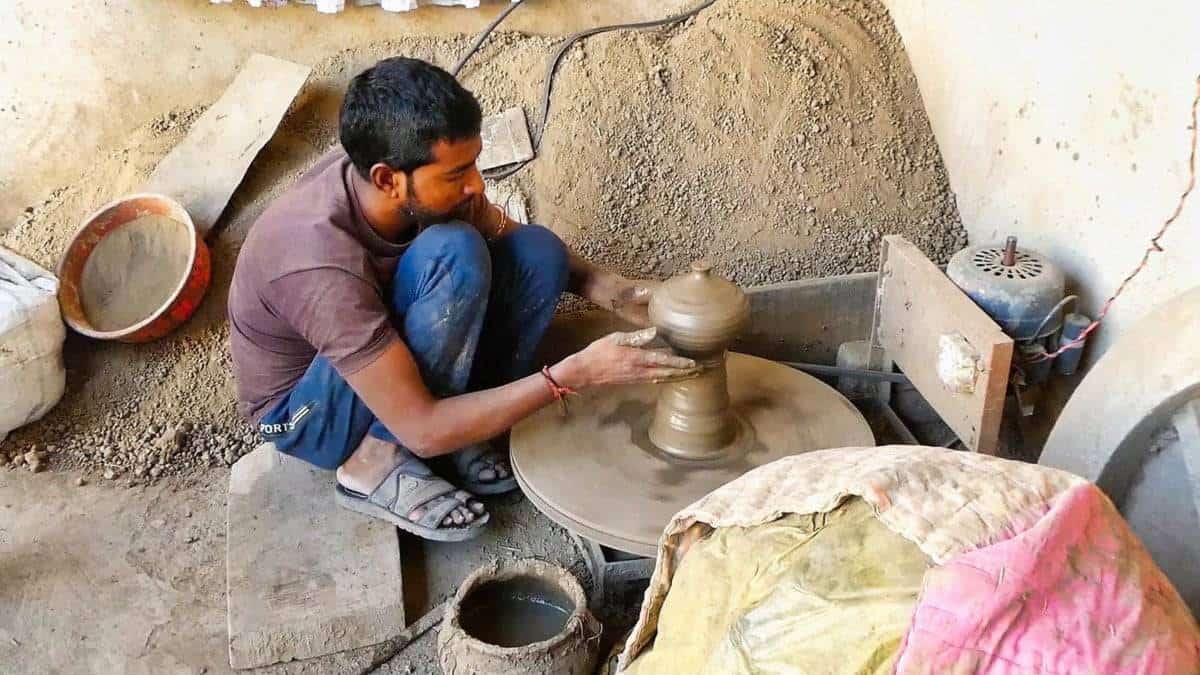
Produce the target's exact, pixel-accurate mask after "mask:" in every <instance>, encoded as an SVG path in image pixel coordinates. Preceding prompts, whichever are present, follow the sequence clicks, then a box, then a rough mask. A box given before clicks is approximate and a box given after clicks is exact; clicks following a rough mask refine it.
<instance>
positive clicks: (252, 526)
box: [226, 444, 404, 669]
mask: <svg viewBox="0 0 1200 675" xmlns="http://www.w3.org/2000/svg"><path fill="white" fill-rule="evenodd" d="M228 508H229V515H228V526H227V527H228V532H227V537H226V541H227V546H228V549H227V552H226V580H227V584H228V595H229V664H230V665H231V666H232V667H233V668H235V669H242V668H257V667H260V666H266V665H270V664H272V663H278V662H280V661H291V660H295V659H307V658H312V657H315V656H322V655H325V654H332V653H334V652H340V651H344V650H347V649H356V648H359V647H367V646H370V645H374V644H379V643H381V642H384V641H386V640H388V639H390V638H392V637H394V636H396V635H400V634H401V632H402V631H403V630H404V599H403V587H402V584H401V572H400V569H401V568H400V541H399V539H398V538H397V536H396V528H395V527H392V526H390V525H388V524H387V523H385V522H383V521H380V520H373V519H371V518H367V517H366V516H362V515H359V514H356V513H354V512H352V511H349V510H346V509H343V508H341V507H340V506H338V505H337V503H336V502H335V501H334V499H333V472H332V471H321V470H319V469H317V468H315V467H313V466H310V465H309V464H306V463H304V462H303V461H301V460H299V459H296V458H294V457H289V456H287V455H284V454H282V453H280V452H278V451H277V450H275V446H273V445H271V444H263V445H260V446H259V447H258V448H256V449H255V450H254V451H253V452H251V453H250V454H248V455H246V456H245V457H243V458H241V459H240V460H238V462H237V463H236V464H234V465H233V468H232V470H231V471H230V475H229V507H228Z"/></svg>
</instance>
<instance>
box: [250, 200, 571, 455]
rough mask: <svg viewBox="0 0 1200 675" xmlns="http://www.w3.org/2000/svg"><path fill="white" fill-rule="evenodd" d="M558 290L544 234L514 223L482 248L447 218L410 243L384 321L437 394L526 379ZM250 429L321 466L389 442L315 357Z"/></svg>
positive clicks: (552, 243) (554, 244)
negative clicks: (365, 443)
mask: <svg viewBox="0 0 1200 675" xmlns="http://www.w3.org/2000/svg"><path fill="white" fill-rule="evenodd" d="M566 287H567V249H566V247H565V246H564V245H563V243H562V241H560V240H559V238H558V237H557V236H555V234H554V233H553V232H551V231H550V230H548V229H546V228H544V227H541V226H538V225H524V226H521V227H519V228H517V229H516V230H514V231H513V232H512V234H509V235H508V236H506V237H504V238H502V239H500V240H498V241H494V242H490V243H489V242H486V241H484V239H483V237H482V236H480V234H479V233H478V232H477V231H476V230H475V228H473V227H471V226H470V225H467V224H466V223H461V222H451V223H445V224H441V225H434V226H432V227H429V228H427V229H426V230H424V231H423V232H421V234H420V235H418V236H417V238H416V239H415V240H413V242H412V244H410V245H409V247H408V250H407V251H405V252H404V255H403V256H401V258H400V262H399V264H398V265H397V267H396V274H395V277H394V278H393V280H392V286H391V288H390V289H388V293H389V294H390V307H391V311H392V322H393V323H394V324H395V326H396V330H397V331H398V332H399V333H400V336H401V338H402V339H403V340H404V343H405V344H406V345H408V349H409V350H410V351H411V352H412V354H413V357H414V358H415V359H416V362H417V365H418V366H419V368H420V370H421V379H422V380H424V382H425V386H427V387H428V388H429V390H430V391H431V392H432V393H433V394H434V395H435V396H437V397H439V398H445V397H448V396H455V395H457V394H462V393H464V392H467V391H478V390H480V389H487V388H490V387H495V386H499V385H501V384H505V383H507V382H511V381H513V380H516V379H519V378H521V377H524V376H526V375H529V374H531V373H532V372H533V371H534V364H533V357H534V354H535V352H536V350H537V347H538V343H539V342H541V339H542V335H543V334H544V333H545V332H546V329H547V328H548V327H549V325H550V320H551V319H552V318H553V317H554V310H555V308H556V307H557V306H558V298H559V296H560V295H562V293H563V291H564V290H565V289H566ZM329 320H330V321H337V317H336V316H331V317H329ZM280 430H282V431H280ZM259 431H260V433H261V434H262V436H263V438H264V439H265V440H268V441H271V442H273V443H275V446H276V447H277V448H278V449H279V450H280V451H281V452H284V453H287V454H289V455H293V456H295V457H299V458H300V459H303V460H305V461H307V462H310V463H312V464H315V465H316V466H319V467H321V468H324V469H334V468H337V467H338V466H340V465H341V464H342V462H344V461H345V460H346V458H347V457H349V456H350V454H351V453H353V452H354V450H355V449H356V448H357V447H358V444H359V443H361V442H362V439H363V437H364V436H366V435H367V434H368V433H370V434H371V435H372V436H374V437H376V438H380V439H384V440H389V441H392V442H397V441H396V439H395V437H394V436H393V435H392V434H391V432H390V431H388V430H387V429H386V428H385V427H384V426H383V424H382V423H380V422H379V420H378V419H376V417H375V415H374V414H373V413H372V412H371V411H370V410H369V409H368V408H367V406H366V404H364V403H363V402H362V400H361V399H359V398H358V396H357V395H356V394H355V393H354V390H353V389H351V388H350V385H349V384H347V383H346V380H345V379H343V378H342V376H341V375H340V374H338V372H337V371H336V370H335V369H334V368H333V366H332V365H331V364H330V362H329V360H328V359H326V358H324V357H321V356H318V357H317V358H316V359H315V360H313V362H312V365H311V366H309V368H308V371H307V372H305V374H304V376H303V377H301V378H300V381H299V382H297V383H296V386H295V387H294V388H293V389H292V391H291V392H290V393H289V394H288V395H287V396H286V397H285V398H284V399H283V400H281V401H280V402H279V403H278V404H276V405H275V406H274V407H273V408H272V409H271V410H270V411H268V412H267V414H266V415H265V416H264V417H263V418H262V420H261V421H260V424H259Z"/></svg>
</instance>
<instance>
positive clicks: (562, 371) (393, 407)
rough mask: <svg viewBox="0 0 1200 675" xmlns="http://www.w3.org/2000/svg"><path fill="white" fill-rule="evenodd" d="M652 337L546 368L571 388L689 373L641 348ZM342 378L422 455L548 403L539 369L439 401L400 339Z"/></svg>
mask: <svg viewBox="0 0 1200 675" xmlns="http://www.w3.org/2000/svg"><path fill="white" fill-rule="evenodd" d="M653 339H654V329H647V330H641V331H638V332H636V333H613V334H612V335H609V336H606V337H603V338H601V339H599V340H597V341H595V342H593V343H592V344H591V345H589V346H588V347H587V348H586V349H584V350H583V351H581V352H578V353H576V354H574V355H572V356H569V357H567V358H566V359H563V360H562V361H560V362H559V363H557V364H555V365H554V366H552V367H551V368H550V374H551V376H552V377H553V378H554V380H555V381H556V382H558V383H559V385H561V386H563V387H567V388H570V389H574V390H582V389H586V388H588V387H593V386H601V385H609V384H632V383H639V382H661V381H665V380H671V379H676V378H680V377H688V376H690V375H693V374H695V372H696V364H695V362H693V361H692V360H691V359H686V358H682V357H679V356H673V355H671V354H667V353H663V352H657V351H650V350H645V349H641V347H644V346H645V345H646V344H649V343H650V341H652V340H653ZM346 380H347V382H349V383H350V386H351V387H352V388H353V389H354V391H355V392H356V393H357V394H358V395H359V397H361V398H362V400H363V402H365V403H366V404H367V407H368V408H370V409H371V411H372V412H373V413H375V416H376V417H377V418H379V420H380V421H381V422H383V424H384V426H385V427H387V428H388V430H389V431H391V432H392V434H394V435H395V436H396V438H397V440H399V441H400V442H401V444H403V445H404V447H406V448H408V449H409V450H411V451H412V452H413V453H415V454H416V455H418V456H420V457H434V456H437V455H443V454H446V453H450V452H453V451H455V450H458V449H459V448H462V447H465V446H467V445H470V444H472V443H478V442H482V441H486V440H488V439H490V438H494V437H496V436H499V435H500V434H502V433H504V432H505V431H506V430H508V429H509V428H511V427H512V426H513V425H514V424H516V423H517V422H519V421H521V420H522V419H524V418H526V417H528V416H529V415H531V414H533V413H534V412H536V411H537V410H538V409H540V408H541V407H542V406H545V405H547V404H549V403H552V402H553V401H554V395H553V393H552V392H551V388H550V387H549V386H548V385H547V381H546V379H545V378H544V377H543V376H542V375H541V374H540V373H539V374H534V375H530V376H529V377H526V378H523V379H520V380H517V381H516V382H512V383H510V384H506V385H504V386H502V387H496V388H494V389H486V390H483V391H478V392H472V393H469V394H462V395H460V396H452V397H450V398H444V399H438V398H436V397H435V396H433V394H432V393H430V391H429V389H428V388H426V386H425V384H424V382H423V381H422V380H421V374H420V371H419V370H418V368H417V364H416V361H414V360H413V356H412V353H411V352H410V351H409V350H408V347H407V346H405V344H404V342H403V341H401V340H396V341H395V342H394V343H393V344H392V346H390V347H389V348H388V349H387V350H385V351H384V352H383V354H381V355H380V356H379V357H378V358H377V359H375V360H374V361H373V362H372V363H371V364H369V365H367V366H365V367H363V368H362V369H360V370H359V371H357V372H355V373H353V374H352V375H350V376H349V377H348V378H346Z"/></svg>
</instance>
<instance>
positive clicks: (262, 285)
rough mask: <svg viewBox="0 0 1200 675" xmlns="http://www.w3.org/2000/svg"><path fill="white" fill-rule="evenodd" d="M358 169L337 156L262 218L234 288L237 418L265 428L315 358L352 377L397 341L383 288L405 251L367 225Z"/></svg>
mask: <svg viewBox="0 0 1200 675" xmlns="http://www.w3.org/2000/svg"><path fill="white" fill-rule="evenodd" d="M348 171H350V161H349V157H347V156H346V153H344V151H343V150H342V149H341V147H337V148H335V149H334V150H332V151H330V153H329V154H326V155H325V156H323V157H322V159H320V160H319V161H318V162H317V165H316V166H314V167H312V168H311V169H310V171H308V172H307V173H306V174H304V175H302V177H301V178H300V180H299V181H296V184H295V185H293V186H292V187H290V189H288V191H287V192H284V193H283V195H282V196H281V197H280V198H277V199H276V201H275V202H274V203H272V204H271V205H270V207H268V209H266V210H265V211H263V215H262V216H259V219H258V221H257V222H256V223H254V226H253V227H252V228H251V231H250V234H248V235H247V237H246V241H245V244H244V245H242V247H241V252H240V253H239V255H238V265H236V268H235V269H234V274H233V283H232V286H230V288H229V347H230V351H232V352H233V362H234V372H235V375H236V378H238V400H239V410H240V412H241V413H242V414H245V416H246V417H247V418H250V419H253V420H257V419H258V418H260V417H262V416H263V414H264V413H265V412H266V411H268V410H269V408H270V407H271V406H272V405H275V402H276V401H278V400H280V399H281V398H282V396H283V395H284V394H287V393H288V392H289V390H290V389H292V387H294V386H295V383H296V382H298V381H299V380H300V377H301V376H302V375H304V372H305V371H306V370H307V369H308V365H310V364H311V363H312V359H313V358H314V357H316V356H317V354H322V356H324V357H326V358H329V360H330V362H331V363H332V364H334V368H336V369H337V371H338V372H340V374H341V375H342V376H343V377H344V376H348V375H352V374H353V372H355V371H358V370H359V369H361V368H362V366H366V365H368V364H370V363H371V362H373V360H374V359H376V358H377V357H378V356H379V354H382V353H383V352H384V350H386V348H388V347H389V346H391V344H392V341H395V340H397V339H398V337H397V334H396V329H395V328H392V325H391V322H390V321H389V318H388V307H386V305H385V303H384V295H383V293H384V288H385V286H386V283H388V281H389V280H390V277H391V274H392V271H394V270H395V269H396V262H397V261H398V259H400V256H401V253H403V251H404V245H403V244H392V243H390V241H386V240H385V239H383V238H382V237H379V235H378V234H377V233H376V232H374V231H373V229H371V227H370V226H368V225H367V223H366V222H365V221H364V220H362V217H361V215H360V213H361V211H360V209H359V207H358V202H356V199H355V196H354V190H353V184H352V183H350V180H349V175H348V174H347V172H348Z"/></svg>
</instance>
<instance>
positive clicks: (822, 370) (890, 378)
mask: <svg viewBox="0 0 1200 675" xmlns="http://www.w3.org/2000/svg"><path fill="white" fill-rule="evenodd" d="M779 363H782V364H783V365H785V366H790V367H792V368H795V369H796V370H800V371H803V372H806V373H808V374H809V375H822V376H824V377H857V378H858V379H860V380H871V381H873V382H895V383H897V384H908V383H909V380H908V376H907V375H905V374H904V373H885V372H883V371H880V370H859V369H858V368H843V367H841V366H825V365H821V364H819V363H804V362H801V361H780V362H779Z"/></svg>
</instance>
